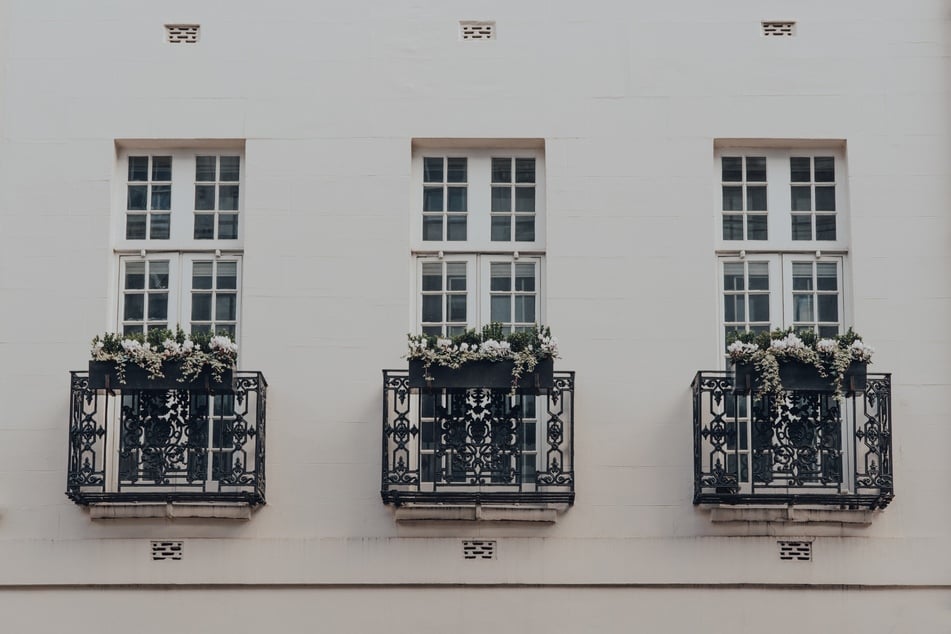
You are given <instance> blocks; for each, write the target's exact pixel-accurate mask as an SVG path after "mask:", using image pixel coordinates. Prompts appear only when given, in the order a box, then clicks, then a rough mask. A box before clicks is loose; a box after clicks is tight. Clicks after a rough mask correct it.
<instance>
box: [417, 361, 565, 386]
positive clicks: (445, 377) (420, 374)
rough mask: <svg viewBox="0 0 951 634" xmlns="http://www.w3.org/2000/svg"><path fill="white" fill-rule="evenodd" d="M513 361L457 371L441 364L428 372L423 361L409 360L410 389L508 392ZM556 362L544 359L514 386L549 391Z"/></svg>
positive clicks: (474, 365)
mask: <svg viewBox="0 0 951 634" xmlns="http://www.w3.org/2000/svg"><path fill="white" fill-rule="evenodd" d="M514 368H515V362H514V361H511V360H503V361H470V362H469V363H465V364H463V365H462V366H460V367H458V368H449V367H446V366H444V365H431V366H429V368H428V369H427V368H426V366H425V362H424V361H421V360H419V359H410V361H409V386H410V387H419V388H429V389H440V388H478V387H481V388H487V389H498V390H508V389H511V388H512V370H513V369H514ZM554 372H555V362H554V360H553V359H550V358H549V359H543V360H541V361H539V362H538V363H537V364H536V365H535V370H534V371H533V372H526V373H525V374H523V375H522V376H521V377H519V380H518V384H517V385H516V387H517V389H519V390H533V389H541V388H551V387H554V385H555V377H554Z"/></svg>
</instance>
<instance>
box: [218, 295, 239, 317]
mask: <svg viewBox="0 0 951 634" xmlns="http://www.w3.org/2000/svg"><path fill="white" fill-rule="evenodd" d="M237 314H238V297H237V295H235V294H234V293H218V296H217V297H215V319H220V320H223V321H234V320H235V319H236V316H237Z"/></svg>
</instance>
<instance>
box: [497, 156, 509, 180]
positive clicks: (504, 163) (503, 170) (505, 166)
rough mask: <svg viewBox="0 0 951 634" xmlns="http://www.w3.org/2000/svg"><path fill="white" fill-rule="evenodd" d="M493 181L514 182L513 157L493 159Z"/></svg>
mask: <svg viewBox="0 0 951 634" xmlns="http://www.w3.org/2000/svg"><path fill="white" fill-rule="evenodd" d="M492 182H493V183H511V182H512V159H510V158H494V159H492Z"/></svg>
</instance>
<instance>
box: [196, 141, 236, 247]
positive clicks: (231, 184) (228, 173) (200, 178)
mask: <svg viewBox="0 0 951 634" xmlns="http://www.w3.org/2000/svg"><path fill="white" fill-rule="evenodd" d="M240 181H241V157H240V156H204V155H199V156H196V157H195V239H196V240H213V239H215V238H220V239H222V240H234V239H236V238H237V237H238V200H239V196H238V194H239V192H240Z"/></svg>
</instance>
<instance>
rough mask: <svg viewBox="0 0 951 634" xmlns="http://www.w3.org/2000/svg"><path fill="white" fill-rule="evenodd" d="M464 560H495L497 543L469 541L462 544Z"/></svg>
mask: <svg viewBox="0 0 951 634" xmlns="http://www.w3.org/2000/svg"><path fill="white" fill-rule="evenodd" d="M462 557H463V559H495V542H494V541H484V540H467V541H463V542H462Z"/></svg>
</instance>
